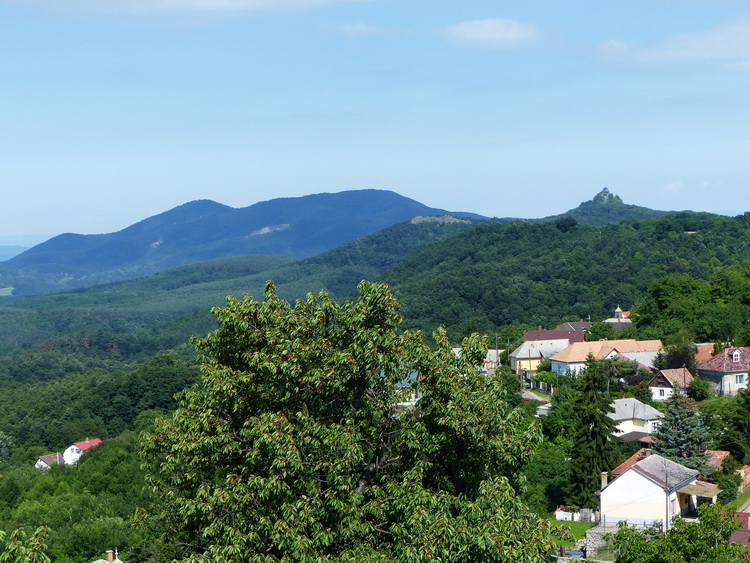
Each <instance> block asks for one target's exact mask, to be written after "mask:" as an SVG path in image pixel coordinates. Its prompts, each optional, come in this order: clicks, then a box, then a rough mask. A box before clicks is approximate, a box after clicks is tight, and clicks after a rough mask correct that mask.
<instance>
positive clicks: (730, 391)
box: [698, 369, 750, 396]
mask: <svg viewBox="0 0 750 563" xmlns="http://www.w3.org/2000/svg"><path fill="white" fill-rule="evenodd" d="M698 375H700V377H702V378H704V379H706V380H707V381H708V382H709V383H710V384H711V390H712V391H713V392H714V393H716V394H717V395H719V396H725V395H736V394H737V392H738V391H740V390H741V389H747V383H748V377H750V376H749V375H748V372H735V373H726V374H725V373H723V372H718V371H710V370H702V369H699V370H698ZM738 375H742V376H743V377H742V380H743V382H742V383H737V376H738Z"/></svg>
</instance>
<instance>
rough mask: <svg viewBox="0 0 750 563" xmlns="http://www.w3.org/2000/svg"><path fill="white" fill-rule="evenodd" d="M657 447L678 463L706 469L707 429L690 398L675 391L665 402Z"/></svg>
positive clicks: (655, 445)
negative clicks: (688, 399)
mask: <svg viewBox="0 0 750 563" xmlns="http://www.w3.org/2000/svg"><path fill="white" fill-rule="evenodd" d="M654 440H655V444H654V450H656V452H657V453H659V454H660V455H662V456H664V457H666V458H667V459H671V460H672V461H675V462H677V463H680V464H682V465H684V466H685V467H690V468H692V469H697V470H698V471H703V470H705V468H706V467H705V462H706V449H707V448H708V447H709V446H710V439H709V436H708V429H707V428H706V426H704V424H703V419H702V418H701V416H700V415H699V414H698V413H697V412H696V411H695V409H693V407H692V406H690V404H689V403H688V401H687V398H686V397H685V396H684V395H682V394H681V393H675V394H674V395H672V396H671V397H670V398H669V399H667V400H666V401H665V402H664V418H663V419H662V421H661V423H660V424H659V427H658V428H657V430H656V432H655V433H654Z"/></svg>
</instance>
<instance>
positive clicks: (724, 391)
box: [719, 373, 748, 395]
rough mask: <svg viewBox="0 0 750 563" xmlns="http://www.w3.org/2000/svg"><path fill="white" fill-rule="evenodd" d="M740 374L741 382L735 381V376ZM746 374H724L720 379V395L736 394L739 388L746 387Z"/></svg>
mask: <svg viewBox="0 0 750 563" xmlns="http://www.w3.org/2000/svg"><path fill="white" fill-rule="evenodd" d="M738 375H741V376H742V380H743V383H737V376H738ZM747 378H748V374H746V373H742V374H736V373H730V374H726V375H725V376H724V377H723V378H722V381H721V389H720V392H719V394H720V395H736V394H737V393H738V392H739V391H740V390H742V389H747Z"/></svg>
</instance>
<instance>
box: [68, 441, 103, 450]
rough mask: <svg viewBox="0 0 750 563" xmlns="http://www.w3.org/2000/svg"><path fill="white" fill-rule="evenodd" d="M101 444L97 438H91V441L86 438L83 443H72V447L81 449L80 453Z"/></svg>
mask: <svg viewBox="0 0 750 563" xmlns="http://www.w3.org/2000/svg"><path fill="white" fill-rule="evenodd" d="M101 443H102V441H101V440H100V439H99V438H93V439H91V440H89V439H88V438H86V439H85V440H84V441H83V442H73V445H74V446H78V447H79V448H81V451H82V452H85V451H86V450H88V449H90V448H93V447H94V446H98V445H99V444H101Z"/></svg>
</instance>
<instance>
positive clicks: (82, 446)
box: [62, 438, 102, 465]
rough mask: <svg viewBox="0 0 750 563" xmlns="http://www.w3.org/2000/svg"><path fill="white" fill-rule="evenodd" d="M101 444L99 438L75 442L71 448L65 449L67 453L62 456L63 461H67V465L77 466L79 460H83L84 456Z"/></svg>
mask: <svg viewBox="0 0 750 563" xmlns="http://www.w3.org/2000/svg"><path fill="white" fill-rule="evenodd" d="M101 443H102V441H101V440H100V439H99V438H92V439H91V440H89V439H88V438H86V439H85V440H83V441H81V442H73V443H72V444H71V445H70V446H68V447H67V448H65V451H64V452H63V454H62V455H63V459H64V460H65V465H75V464H76V463H78V460H79V459H81V456H82V455H83V454H85V453H86V452H87V451H89V450H90V449H91V448H93V447H96V446H98V445H99V444H101Z"/></svg>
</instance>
